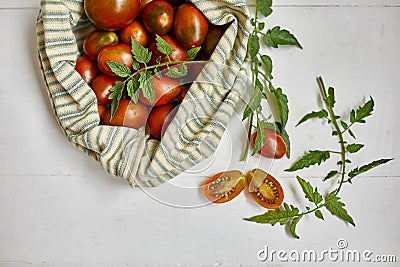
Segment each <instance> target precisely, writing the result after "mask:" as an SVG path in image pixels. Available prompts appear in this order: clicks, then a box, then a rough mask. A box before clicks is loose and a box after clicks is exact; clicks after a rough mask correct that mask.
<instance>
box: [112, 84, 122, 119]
mask: <svg viewBox="0 0 400 267" xmlns="http://www.w3.org/2000/svg"><path fill="white" fill-rule="evenodd" d="M124 87H125V86H124V83H123V82H120V81H117V82H115V85H114V86H113V87H111V88H110V91H111V94H110V95H109V97H108V99H112V100H113V101H112V102H111V117H110V119H112V118H113V117H114V115H115V112H116V111H117V109H118V106H119V101H120V100H121V97H122V92H123V90H124Z"/></svg>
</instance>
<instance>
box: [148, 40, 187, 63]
mask: <svg viewBox="0 0 400 267" xmlns="http://www.w3.org/2000/svg"><path fill="white" fill-rule="evenodd" d="M161 38H163V39H164V41H166V42H167V43H168V44H169V46H171V48H172V49H173V50H175V51H174V52H172V54H171V55H169V58H170V59H171V61H185V60H186V53H187V49H186V48H185V47H183V46H182V45H181V43H179V41H178V40H177V39H176V38H175V36H173V35H169V34H166V35H163V36H161ZM156 43H157V42H156V40H155V39H154V40H153V41H152V42H151V43H150V45H149V51H151V52H152V56H151V60H150V65H155V64H157V62H156V60H157V58H158V57H161V61H160V62H161V63H164V62H167V61H168V59H167V57H166V56H165V55H164V54H163V53H161V52H160V51H158V49H157V44H156Z"/></svg>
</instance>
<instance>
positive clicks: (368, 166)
mask: <svg viewBox="0 0 400 267" xmlns="http://www.w3.org/2000/svg"><path fill="white" fill-rule="evenodd" d="M391 160H393V159H379V160H374V161H373V162H371V163H368V164H366V165H364V166H361V167H357V168H355V169H353V170H351V171H350V172H349V173H348V176H349V177H350V179H353V178H354V177H356V176H357V175H360V174H362V173H364V172H367V171H369V170H371V169H373V168H376V167H378V166H380V165H382V164H385V163H388V162H389V161H391Z"/></svg>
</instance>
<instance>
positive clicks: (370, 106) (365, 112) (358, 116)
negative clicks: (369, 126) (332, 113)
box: [350, 97, 375, 123]
mask: <svg viewBox="0 0 400 267" xmlns="http://www.w3.org/2000/svg"><path fill="white" fill-rule="evenodd" d="M374 106H375V103H374V100H373V99H372V97H370V100H369V101H368V102H367V103H365V104H364V105H363V106H361V107H358V109H357V110H354V109H353V110H352V111H351V112H350V122H351V123H356V122H357V123H365V120H364V119H365V118H366V117H368V116H371V115H372V111H373V110H374Z"/></svg>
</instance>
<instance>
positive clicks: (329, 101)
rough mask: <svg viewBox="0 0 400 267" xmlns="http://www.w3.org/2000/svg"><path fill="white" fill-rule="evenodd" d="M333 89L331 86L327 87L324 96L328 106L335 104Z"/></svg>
mask: <svg viewBox="0 0 400 267" xmlns="http://www.w3.org/2000/svg"><path fill="white" fill-rule="evenodd" d="M335 102H336V100H335V89H334V88H333V87H329V88H328V95H327V97H326V104H327V105H328V107H331V108H333V107H334V106H335Z"/></svg>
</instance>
